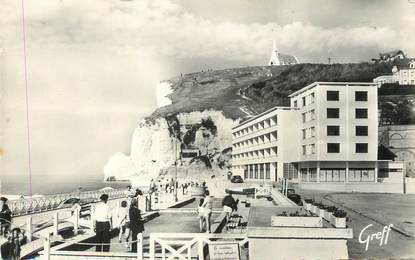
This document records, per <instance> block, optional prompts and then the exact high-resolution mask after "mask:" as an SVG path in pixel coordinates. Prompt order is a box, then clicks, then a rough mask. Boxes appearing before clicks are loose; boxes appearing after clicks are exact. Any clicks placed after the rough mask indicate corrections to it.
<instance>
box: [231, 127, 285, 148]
mask: <svg viewBox="0 0 415 260" xmlns="http://www.w3.org/2000/svg"><path fill="white" fill-rule="evenodd" d="M277 140H278V131H274V132H271V133H268V134H265V135H261V136H257V137H254V138H250V139H247V140H244V141H240V142H237V143H234V144H233V147H234V148H235V149H237V148H244V147H251V146H255V145H260V144H264V143H268V142H274V141H277Z"/></svg>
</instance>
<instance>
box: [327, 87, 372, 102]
mask: <svg viewBox="0 0 415 260" xmlns="http://www.w3.org/2000/svg"><path fill="white" fill-rule="evenodd" d="M326 99H327V101H339V100H340V98H339V91H338V90H327V93H326ZM354 100H355V101H367V91H355V92H354Z"/></svg>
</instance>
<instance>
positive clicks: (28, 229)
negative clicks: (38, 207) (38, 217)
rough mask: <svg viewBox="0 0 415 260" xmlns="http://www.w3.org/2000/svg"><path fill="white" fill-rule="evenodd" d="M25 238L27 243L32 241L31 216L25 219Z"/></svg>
mask: <svg viewBox="0 0 415 260" xmlns="http://www.w3.org/2000/svg"><path fill="white" fill-rule="evenodd" d="M26 238H27V242H31V241H32V216H29V217H27V218H26Z"/></svg>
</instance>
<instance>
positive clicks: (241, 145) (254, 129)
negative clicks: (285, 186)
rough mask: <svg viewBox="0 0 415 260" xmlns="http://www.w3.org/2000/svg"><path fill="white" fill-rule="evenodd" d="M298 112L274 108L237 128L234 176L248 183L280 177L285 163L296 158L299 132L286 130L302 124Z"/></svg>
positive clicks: (234, 138) (285, 108)
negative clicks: (288, 126) (299, 123)
mask: <svg viewBox="0 0 415 260" xmlns="http://www.w3.org/2000/svg"><path fill="white" fill-rule="evenodd" d="M297 110H298V109H295V108H289V107H275V108H272V109H270V110H268V111H265V112H264V113H262V114H260V115H258V116H256V117H254V118H251V119H249V120H247V121H245V122H242V123H241V124H240V125H238V126H236V127H234V128H233V129H232V134H233V141H232V168H233V173H234V174H238V175H241V176H242V177H243V178H244V179H245V180H264V181H277V180H278V178H281V176H282V173H283V170H284V168H283V165H284V162H285V161H291V160H292V159H294V158H295V157H296V153H297V152H298V151H297V149H296V148H297V146H298V144H297V143H298V141H299V139H298V138H299V132H297V131H291V129H289V128H287V127H286V126H287V125H288V124H291V123H292V124H296V123H298V122H299V119H300V118H299V113H298V111H297ZM293 127H295V126H294V125H293Z"/></svg>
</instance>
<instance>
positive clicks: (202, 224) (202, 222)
mask: <svg viewBox="0 0 415 260" xmlns="http://www.w3.org/2000/svg"><path fill="white" fill-rule="evenodd" d="M204 201H205V199H204V198H201V199H200V200H199V204H198V206H197V209H196V212H197V215H198V217H199V230H200V233H203V232H205V230H206V229H205V228H206V223H205V211H204V208H203V207H202V205H203V202H204Z"/></svg>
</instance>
